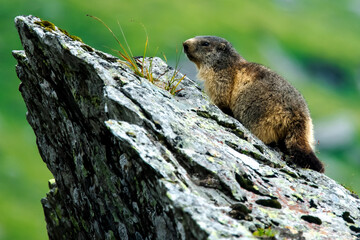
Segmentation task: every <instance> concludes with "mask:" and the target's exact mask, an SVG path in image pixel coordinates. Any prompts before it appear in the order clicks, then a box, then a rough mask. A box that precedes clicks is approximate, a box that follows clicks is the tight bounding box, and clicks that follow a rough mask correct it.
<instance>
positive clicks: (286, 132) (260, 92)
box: [183, 36, 324, 172]
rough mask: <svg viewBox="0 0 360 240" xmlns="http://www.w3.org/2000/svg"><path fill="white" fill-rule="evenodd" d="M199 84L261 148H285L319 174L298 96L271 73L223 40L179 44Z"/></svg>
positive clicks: (304, 109) (306, 115)
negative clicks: (194, 68)
mask: <svg viewBox="0 0 360 240" xmlns="http://www.w3.org/2000/svg"><path fill="white" fill-rule="evenodd" d="M183 46H184V51H185V53H186V55H187V56H188V58H189V59H190V60H191V61H193V62H194V63H195V64H196V66H197V68H198V77H199V78H200V79H202V80H204V81H205V91H206V92H207V94H208V95H209V96H210V99H211V100H212V101H213V102H214V104H216V105H217V106H218V107H219V108H220V109H222V110H223V111H224V112H226V113H230V114H232V115H233V116H234V117H235V118H236V119H238V120H239V121H240V122H241V123H242V124H243V125H244V126H245V127H247V128H248V129H249V130H250V131H251V132H252V133H253V134H255V135H256V136H257V137H258V138H259V139H261V140H262V141H263V142H264V143H265V144H271V143H275V144H277V145H278V146H279V147H283V148H285V152H287V153H288V154H289V155H290V157H291V159H292V161H293V162H294V163H296V164H297V165H299V166H300V167H304V168H311V169H314V170H316V171H319V172H324V166H323V164H322V163H321V162H320V160H319V159H318V158H317V157H316V156H315V154H314V150H313V149H314V137H313V125H312V120H311V118H310V113H309V109H308V107H307V104H306V102H305V100H304V98H303V96H302V95H301V94H300V93H299V92H298V91H297V90H296V89H295V88H294V87H293V86H292V85H290V83H289V82H288V81H286V80H285V79H283V78H282V77H281V76H279V75H278V74H277V73H275V72H273V71H271V70H270V69H268V68H266V67H265V66H262V65H260V64H257V63H252V62H248V61H246V60H245V59H244V58H243V57H241V56H240V54H239V53H238V52H237V51H236V50H235V49H234V48H233V47H232V46H231V44H230V43H229V42H228V41H226V40H225V39H223V38H219V37H214V36H200V37H195V38H191V39H188V40H186V41H185V42H184V43H183Z"/></svg>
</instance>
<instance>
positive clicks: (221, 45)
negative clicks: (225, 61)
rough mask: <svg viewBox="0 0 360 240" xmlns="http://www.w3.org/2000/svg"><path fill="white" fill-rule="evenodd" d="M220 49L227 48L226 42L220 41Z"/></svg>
mask: <svg viewBox="0 0 360 240" xmlns="http://www.w3.org/2000/svg"><path fill="white" fill-rule="evenodd" d="M218 49H219V50H222V51H224V50H225V49H226V44H225V43H220V45H219V47H218Z"/></svg>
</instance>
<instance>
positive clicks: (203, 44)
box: [201, 42, 210, 47]
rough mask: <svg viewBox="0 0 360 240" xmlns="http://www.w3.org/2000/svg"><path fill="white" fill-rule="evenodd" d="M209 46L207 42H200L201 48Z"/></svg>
mask: <svg viewBox="0 0 360 240" xmlns="http://www.w3.org/2000/svg"><path fill="white" fill-rule="evenodd" d="M209 45H210V43H209V42H202V43H201V46H204V47H207V46H209Z"/></svg>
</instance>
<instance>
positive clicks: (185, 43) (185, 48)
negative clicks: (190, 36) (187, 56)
mask: <svg viewBox="0 0 360 240" xmlns="http://www.w3.org/2000/svg"><path fill="white" fill-rule="evenodd" d="M183 46H184V51H185V52H187V50H188V49H189V43H187V42H186V41H185V42H183Z"/></svg>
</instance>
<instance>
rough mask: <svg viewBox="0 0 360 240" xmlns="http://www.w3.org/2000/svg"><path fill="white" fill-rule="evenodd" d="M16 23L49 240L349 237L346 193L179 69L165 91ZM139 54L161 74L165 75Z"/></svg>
mask: <svg viewBox="0 0 360 240" xmlns="http://www.w3.org/2000/svg"><path fill="white" fill-rule="evenodd" d="M15 22H16V27H17V29H18V31H19V34H20V38H21V42H22V45H23V47H24V51H14V52H13V55H14V57H15V58H16V59H17V61H18V64H17V67H16V72H17V74H18V77H19V78H20V80H21V84H20V91H21V94H22V96H23V98H24V101H25V103H26V106H27V109H28V113H27V119H28V122H29V123H30V125H31V126H32V128H33V129H34V132H35V134H36V139H37V145H38V148H39V151H40V154H41V157H42V159H43V161H44V162H45V163H46V165H47V166H48V168H49V170H50V171H51V172H52V174H53V176H54V179H55V180H51V181H49V187H50V192H49V193H48V194H47V195H46V197H45V198H43V199H42V201H41V202H42V205H43V208H44V213H45V219H46V222H47V230H48V235H49V238H50V239H139V240H140V239H256V237H255V236H254V235H253V234H252V232H255V231H256V235H257V236H259V234H267V233H269V232H271V234H274V237H270V236H268V238H277V239H283V238H287V239H328V237H329V236H331V237H332V238H333V239H356V236H358V237H359V232H358V231H357V229H359V226H360V200H359V199H358V198H357V197H356V196H355V195H353V194H351V193H350V192H349V191H348V190H346V189H345V188H344V187H342V186H341V185H339V184H338V183H336V182H335V181H334V180H332V179H330V178H328V177H327V176H326V175H323V174H320V173H318V172H314V171H312V170H307V169H299V168H296V167H294V166H288V165H287V164H286V163H285V162H284V161H282V160H281V154H279V153H278V152H276V151H274V150H272V149H270V148H269V147H267V146H266V145H264V144H263V143H262V142H261V141H259V140H258V139H257V138H256V137H254V136H253V135H252V134H251V133H250V132H249V131H248V130H247V129H245V128H244V127H243V126H242V125H241V124H240V123H239V122H238V121H237V120H235V119H233V118H231V117H229V116H227V115H226V114H224V113H222V112H221V111H220V110H219V109H218V108H217V107H216V106H214V105H212V104H211V103H209V101H208V98H207V97H206V96H205V95H204V94H203V93H202V92H201V90H200V89H199V88H198V87H197V85H196V84H195V83H194V82H193V81H191V80H190V79H188V78H185V79H184V80H183V81H182V82H181V84H180V86H179V87H178V88H179V89H182V90H181V91H180V92H178V93H177V94H175V95H172V94H170V93H169V92H168V91H165V90H164V89H162V88H159V87H157V86H156V85H154V84H152V83H150V82H149V81H148V80H146V79H144V78H141V77H139V76H137V75H135V74H134V73H133V71H132V70H131V69H129V68H128V67H127V66H126V65H125V64H124V63H121V62H119V60H118V59H117V58H115V57H113V56H111V55H109V54H106V53H102V52H100V51H97V50H96V49H93V48H92V47H90V46H87V45H86V44H84V43H83V42H81V41H79V38H75V37H74V36H72V37H70V35H69V34H66V32H65V31H63V30H62V31H61V30H60V29H59V28H58V27H56V26H55V25H53V24H51V23H49V22H46V21H42V20H40V19H39V18H36V17H33V16H19V17H17V18H16V20H15ZM146 61H147V64H149V61H152V66H153V67H152V72H153V76H154V77H156V78H159V79H160V80H161V81H165V82H166V81H168V80H169V78H171V76H172V74H173V73H174V70H173V69H172V68H170V67H168V66H167V65H166V64H165V63H164V62H163V61H162V60H161V59H159V58H153V59H147V60H146ZM180 77H181V74H180V73H179V78H180ZM344 214H345V215H344ZM344 216H345V217H344ZM270 228H271V229H270ZM259 229H260V230H259Z"/></svg>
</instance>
